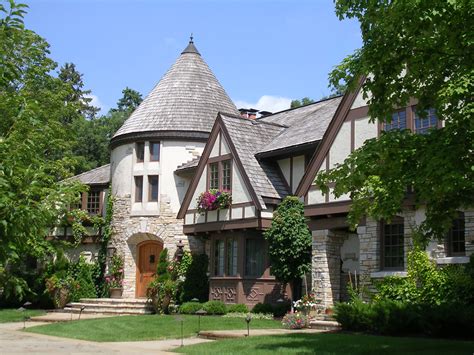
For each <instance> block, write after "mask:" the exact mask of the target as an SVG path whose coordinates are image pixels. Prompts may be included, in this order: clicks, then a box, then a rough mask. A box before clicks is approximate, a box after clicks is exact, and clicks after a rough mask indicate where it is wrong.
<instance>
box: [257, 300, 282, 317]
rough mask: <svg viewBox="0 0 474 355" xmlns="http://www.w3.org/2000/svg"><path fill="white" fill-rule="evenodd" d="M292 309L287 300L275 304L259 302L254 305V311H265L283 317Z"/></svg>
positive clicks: (264, 312)
mask: <svg viewBox="0 0 474 355" xmlns="http://www.w3.org/2000/svg"><path fill="white" fill-rule="evenodd" d="M290 309H291V306H290V304H289V303H286V302H285V303H280V304H277V305H275V306H273V305H271V304H269V303H257V304H256V305H255V306H254V307H253V309H252V313H263V314H268V313H271V314H273V316H274V317H277V318H281V317H283V316H284V315H285V314H287V313H288V312H289V310H290Z"/></svg>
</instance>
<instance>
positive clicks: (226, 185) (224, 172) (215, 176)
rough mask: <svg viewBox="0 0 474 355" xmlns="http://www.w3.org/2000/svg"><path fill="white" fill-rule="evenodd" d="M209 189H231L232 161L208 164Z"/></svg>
mask: <svg viewBox="0 0 474 355" xmlns="http://www.w3.org/2000/svg"><path fill="white" fill-rule="evenodd" d="M209 188H210V189H218V190H222V191H231V189H232V161H231V160H223V161H220V162H216V163H210V164H209Z"/></svg>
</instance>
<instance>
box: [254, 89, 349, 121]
mask: <svg viewBox="0 0 474 355" xmlns="http://www.w3.org/2000/svg"><path fill="white" fill-rule="evenodd" d="M342 96H344V95H336V96H333V97H328V98H326V99H321V100H319V101H315V102H312V103H310V104H307V105H304V106H298V107H290V108H287V109H286V110H282V111H278V112H274V113H272V114H271V115H266V116H263V117H259V118H257V120H259V121H260V120H262V119H265V118H268V117H272V116H275V115H278V114H280V113H283V112H288V111H292V110H298V109H301V108H303V107H308V106H312V105H316V104H320V103H322V102H325V101H329V100H334V99H337V98H340V97H342Z"/></svg>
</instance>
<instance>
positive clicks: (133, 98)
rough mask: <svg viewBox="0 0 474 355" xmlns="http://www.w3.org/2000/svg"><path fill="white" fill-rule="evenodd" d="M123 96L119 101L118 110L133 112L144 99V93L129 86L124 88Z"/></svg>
mask: <svg viewBox="0 0 474 355" xmlns="http://www.w3.org/2000/svg"><path fill="white" fill-rule="evenodd" d="M122 94H123V96H122V98H121V99H120V100H118V102H117V110H118V111H121V112H128V114H131V113H132V112H133V111H134V110H135V109H136V108H137V107H138V105H140V103H141V102H142V101H143V98H142V94H140V93H139V92H138V91H136V90H133V89H130V88H129V87H128V86H127V87H126V88H125V89H123V90H122Z"/></svg>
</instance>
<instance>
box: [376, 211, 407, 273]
mask: <svg viewBox="0 0 474 355" xmlns="http://www.w3.org/2000/svg"><path fill="white" fill-rule="evenodd" d="M403 229H404V225H403V219H401V218H399V219H397V220H394V221H393V222H392V223H391V224H388V223H382V269H385V270H403V267H404V257H405V247H404V242H405V238H404V232H403Z"/></svg>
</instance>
